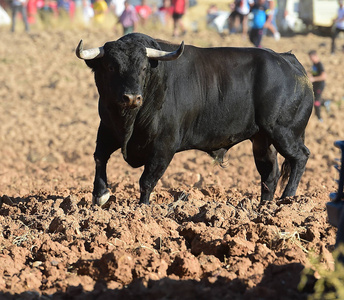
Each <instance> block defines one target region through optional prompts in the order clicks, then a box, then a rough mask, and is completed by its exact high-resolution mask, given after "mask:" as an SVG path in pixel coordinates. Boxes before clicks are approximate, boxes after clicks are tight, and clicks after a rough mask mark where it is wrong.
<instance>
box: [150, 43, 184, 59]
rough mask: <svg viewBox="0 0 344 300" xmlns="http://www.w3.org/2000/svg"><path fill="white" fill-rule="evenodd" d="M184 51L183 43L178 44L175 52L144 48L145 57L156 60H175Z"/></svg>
mask: <svg viewBox="0 0 344 300" xmlns="http://www.w3.org/2000/svg"><path fill="white" fill-rule="evenodd" d="M183 51H184V41H183V42H182V43H181V44H180V46H179V48H178V49H177V50H176V51H172V52H167V51H161V50H157V49H153V48H146V53H147V57H148V58H151V59H156V60H166V61H167V60H175V59H177V58H179V57H180V56H181V55H182V54H183Z"/></svg>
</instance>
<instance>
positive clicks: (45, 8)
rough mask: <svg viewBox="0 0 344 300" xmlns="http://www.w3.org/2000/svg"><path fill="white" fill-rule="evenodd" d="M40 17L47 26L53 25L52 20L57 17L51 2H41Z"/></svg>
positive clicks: (46, 0) (48, 0) (45, 0)
mask: <svg viewBox="0 0 344 300" xmlns="http://www.w3.org/2000/svg"><path fill="white" fill-rule="evenodd" d="M38 9H39V10H38V13H39V17H40V19H41V20H42V22H43V23H44V24H46V25H50V24H51V18H52V17H53V16H54V15H55V12H54V10H53V8H52V7H51V0H44V1H42V2H39V6H38Z"/></svg>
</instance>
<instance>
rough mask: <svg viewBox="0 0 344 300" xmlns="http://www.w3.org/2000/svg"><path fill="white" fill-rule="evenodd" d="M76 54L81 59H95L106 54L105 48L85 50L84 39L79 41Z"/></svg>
mask: <svg viewBox="0 0 344 300" xmlns="http://www.w3.org/2000/svg"><path fill="white" fill-rule="evenodd" d="M75 54H76V56H77V57H79V58H80V59H94V58H100V57H103V56H104V48H103V47H99V48H92V49H87V50H84V48H83V42H82V40H81V41H80V42H79V45H78V47H76V50H75Z"/></svg>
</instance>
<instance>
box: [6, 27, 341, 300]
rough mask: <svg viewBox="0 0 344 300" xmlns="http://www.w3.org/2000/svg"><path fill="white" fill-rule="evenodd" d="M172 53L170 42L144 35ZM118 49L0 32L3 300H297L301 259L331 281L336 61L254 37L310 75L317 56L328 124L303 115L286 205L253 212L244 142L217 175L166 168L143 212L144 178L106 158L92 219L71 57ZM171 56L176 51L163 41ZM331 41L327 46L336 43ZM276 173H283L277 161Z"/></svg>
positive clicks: (87, 141)
mask: <svg viewBox="0 0 344 300" xmlns="http://www.w3.org/2000/svg"><path fill="white" fill-rule="evenodd" d="M151 35H152V36H154V37H159V38H164V39H168V40H171V38H170V35H166V34H164V33H152V34H151ZM81 38H82V39H83V40H84V44H85V47H96V46H101V45H103V43H104V42H106V41H108V40H114V39H116V38H118V36H116V35H114V34H113V33H111V31H101V30H87V31H86V30H82V31H76V30H65V31H58V30H55V31H44V32H34V31H32V33H30V34H25V33H23V32H20V33H19V32H18V33H15V34H10V33H9V32H8V31H7V30H2V31H1V43H0V115H1V122H0V165H1V168H0V196H1V198H0V298H1V299H19V296H21V299H37V298H41V299H115V298H116V297H117V298H120V297H121V298H123V299H209V300H211V299H306V298H307V295H308V294H309V293H310V292H311V291H312V284H311V283H310V284H309V285H308V286H306V288H305V289H304V290H302V291H300V290H298V288H297V287H298V283H299V281H300V276H301V272H302V270H303V269H304V268H305V267H310V263H309V258H310V256H311V255H313V256H314V255H316V256H318V255H321V258H322V260H321V261H322V264H323V265H324V267H326V268H333V267H334V264H333V258H332V254H331V252H332V251H333V248H334V243H335V235H336V229H335V228H333V227H332V226H330V225H329V223H328V222H327V214H326V209H325V204H326V202H327V201H328V199H329V197H328V195H329V193H330V192H333V191H336V183H335V179H336V178H338V174H337V172H336V171H335V169H334V168H333V165H334V164H335V159H336V158H339V157H340V153H339V150H338V149H337V148H335V147H334V146H333V142H334V141H336V140H338V139H343V138H344V128H343V126H342V120H343V118H344V109H343V105H344V103H342V102H341V101H342V97H343V96H344V85H343V80H344V68H343V59H344V54H343V53H338V54H336V55H333V56H331V55H329V52H330V39H329V38H325V37H318V36H315V35H312V34H309V35H307V36H296V37H292V38H282V39H281V40H280V41H279V42H276V41H275V40H273V39H272V38H269V37H265V38H264V45H265V46H266V47H269V48H272V49H273V50H275V51H278V52H284V51H289V50H292V51H293V53H294V54H295V55H296V56H297V57H298V58H299V60H300V61H301V63H303V64H304V66H305V67H306V68H307V70H309V69H310V62H309V59H308V55H307V53H308V51H309V50H310V49H318V51H319V54H320V57H321V60H322V62H323V63H324V66H325V69H326V71H327V74H328V80H327V86H326V90H325V92H324V97H325V98H326V99H331V100H333V102H332V103H331V111H330V112H329V113H328V112H326V111H325V110H323V118H324V121H323V122H322V123H320V122H318V121H317V119H316V117H315V116H314V115H313V116H312V117H311V120H310V122H309V126H308V129H307V136H306V145H307V146H308V147H309V149H310V151H311V157H310V159H309V162H308V164H307V169H306V172H305V174H304V176H303V178H302V181H301V184H300V187H299V189H298V193H297V196H295V197H292V198H288V199H283V200H279V196H280V195H281V191H278V192H277V193H276V197H275V200H274V201H272V202H266V203H263V204H259V193H260V179H259V176H258V173H257V171H256V168H255V166H254V161H253V157H252V151H251V144H250V142H248V141H247V142H244V143H241V144H239V145H238V146H236V147H234V148H233V149H231V150H230V151H229V154H227V156H226V160H227V163H226V165H227V166H226V168H224V169H223V168H221V167H219V166H217V165H215V164H214V163H213V161H212V159H211V158H210V157H209V156H208V155H206V154H204V153H201V152H196V151H188V152H183V153H180V154H177V155H175V157H174V159H173V161H172V163H171V165H170V166H169V168H168V170H167V171H166V173H165V175H164V176H163V178H162V179H161V180H160V181H159V183H158V185H157V187H156V189H155V191H154V194H153V197H152V201H151V205H149V206H145V205H143V206H140V205H139V204H138V198H139V185H138V180H139V177H140V175H141V172H142V168H139V169H132V168H131V167H129V166H128V165H127V164H126V163H125V162H124V160H123V158H122V156H121V154H120V153H119V152H118V153H117V152H116V153H114V154H113V156H112V158H111V160H110V163H109V166H108V176H109V182H110V185H111V192H112V196H111V198H110V200H109V202H108V203H107V205H106V206H105V207H104V208H100V207H97V206H95V207H94V206H92V203H91V202H92V201H91V198H92V197H91V191H92V183H93V176H94V162H93V151H94V147H95V139H96V133H97V127H98V124H99V117H98V113H97V99H98V95H97V91H96V87H95V84H94V80H93V75H92V73H91V71H90V70H89V69H88V68H87V67H86V65H85V64H84V62H83V61H81V60H79V59H77V58H76V56H75V52H74V51H75V47H76V46H77V44H78V42H79V40H80V39H81ZM184 40H185V42H186V43H188V44H194V45H198V46H250V44H249V42H248V41H247V40H242V39H241V37H240V36H226V37H224V38H221V37H219V36H217V35H216V34H215V33H212V32H200V33H197V34H196V33H189V34H188V35H187V36H185V37H184ZM173 41H175V42H176V43H179V42H180V40H179V39H174V40H173ZM343 43H344V41H343V39H341V40H339V41H338V45H340V44H343ZM281 162H282V160H281Z"/></svg>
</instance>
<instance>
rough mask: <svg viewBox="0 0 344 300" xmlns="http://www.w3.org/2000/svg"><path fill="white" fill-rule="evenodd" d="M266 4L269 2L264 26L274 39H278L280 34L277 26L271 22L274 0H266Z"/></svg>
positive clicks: (272, 19)
mask: <svg viewBox="0 0 344 300" xmlns="http://www.w3.org/2000/svg"><path fill="white" fill-rule="evenodd" d="M268 4H269V10H268V13H267V20H266V24H265V26H264V27H265V28H267V29H269V30H270V31H271V32H272V34H273V35H274V38H275V40H276V41H278V40H279V39H280V38H281V34H280V33H279V32H278V30H277V28H276V27H275V25H274V24H273V22H274V16H275V1H274V0H268Z"/></svg>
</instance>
